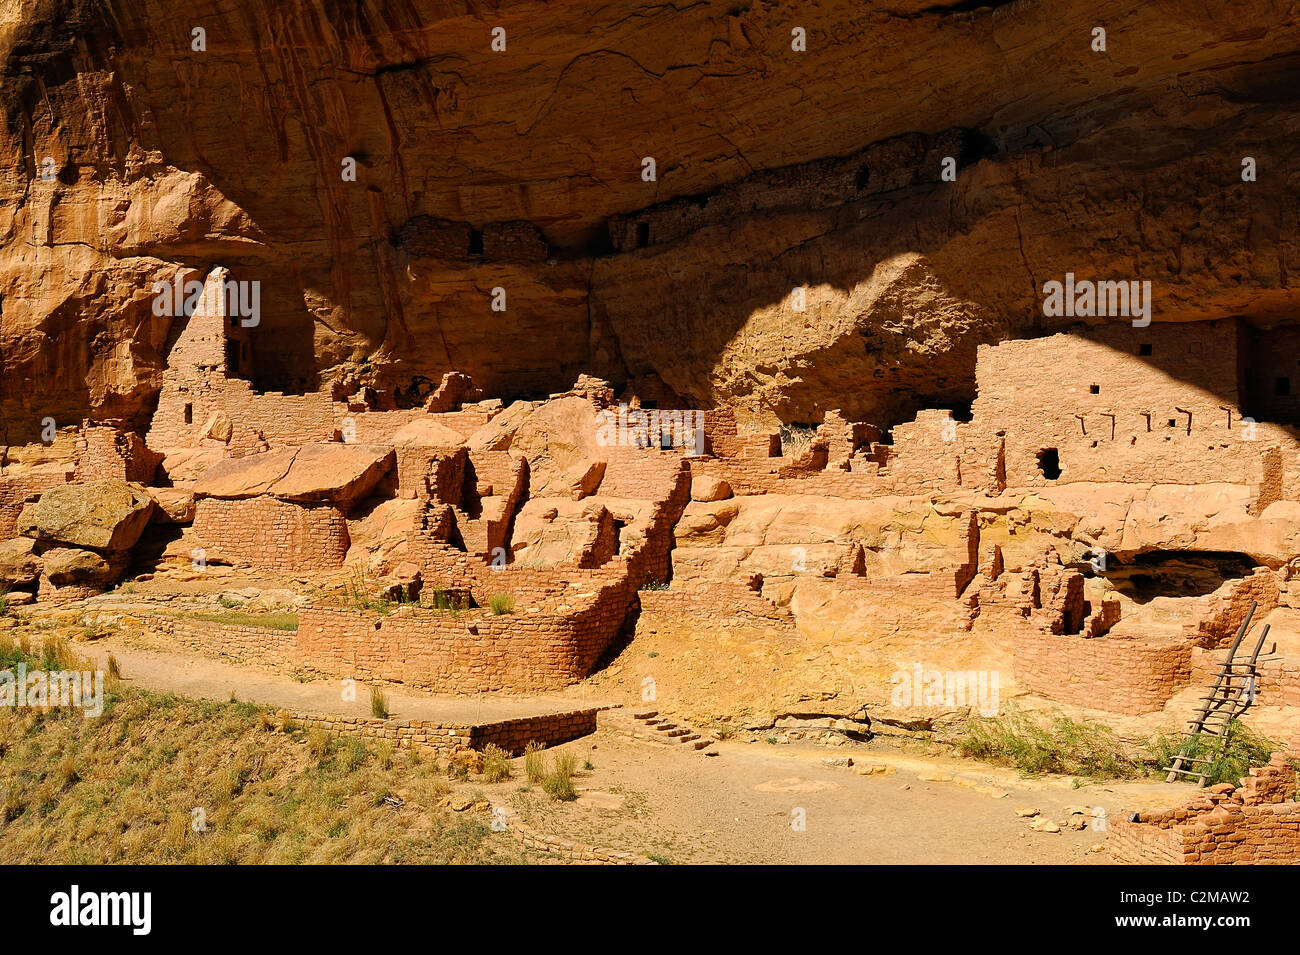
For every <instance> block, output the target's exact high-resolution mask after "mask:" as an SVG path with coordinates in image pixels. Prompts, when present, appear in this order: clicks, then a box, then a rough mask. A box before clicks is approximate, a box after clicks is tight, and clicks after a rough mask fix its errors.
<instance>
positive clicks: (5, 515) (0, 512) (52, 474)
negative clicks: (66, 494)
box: [0, 471, 72, 540]
mask: <svg viewBox="0 0 1300 955" xmlns="http://www.w3.org/2000/svg"><path fill="white" fill-rule="evenodd" d="M71 476H72V475H71V474H70V473H69V472H64V471H27V472H25V473H23V474H19V475H13V474H0V540H8V539H9V538H11V537H13V536H14V535H16V534H17V533H18V517H19V515H20V514H22V512H23V508H24V507H25V506H26V505H28V504H30V503H32V502H33V501H35V500H36V499H37V498H39V497H40V496H41V495H42V494H44V493H45V492H46V491H48V490H49V489H50V488H52V487H58V486H59V485H60V484H66V483H67V482H68V481H69V480H70V478H71Z"/></svg>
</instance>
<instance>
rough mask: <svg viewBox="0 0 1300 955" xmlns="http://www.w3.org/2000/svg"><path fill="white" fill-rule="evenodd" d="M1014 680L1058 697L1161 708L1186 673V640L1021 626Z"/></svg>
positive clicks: (1118, 709)
mask: <svg viewBox="0 0 1300 955" xmlns="http://www.w3.org/2000/svg"><path fill="white" fill-rule="evenodd" d="M1012 652H1013V654H1014V661H1015V662H1014V672H1015V677H1016V682H1017V683H1019V684H1020V685H1021V686H1022V687H1023V688H1024V689H1026V690H1028V691H1030V692H1031V693H1035V694H1038V695H1039V696H1045V697H1049V698H1050V699H1053V700H1059V701H1061V702H1063V703H1072V704H1074V705H1076V706H1085V707H1088V708H1090V709H1096V710H1107V711H1109V712H1112V713H1124V714H1126V715H1130V716H1139V715H1141V714H1143V713H1152V712H1155V711H1157V710H1162V709H1164V706H1165V703H1167V702H1168V701H1169V699H1170V697H1172V696H1173V695H1174V693H1176V692H1177V691H1178V690H1179V688H1181V687H1183V686H1185V685H1187V682H1188V681H1189V680H1190V679H1191V646H1190V645H1189V644H1185V643H1146V642H1143V641H1140V640H1120V639H1114V638H1110V637H1097V638H1095V639H1084V638H1082V637H1080V636H1078V635H1071V634H1054V633H1046V632H1043V631H1042V630H1040V629H1037V628H1033V627H1029V626H1021V627H1017V628H1016V633H1015V635H1014V637H1013V639H1012Z"/></svg>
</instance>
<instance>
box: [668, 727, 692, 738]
mask: <svg viewBox="0 0 1300 955" xmlns="http://www.w3.org/2000/svg"><path fill="white" fill-rule="evenodd" d="M688 733H690V730H688V729H682V728H681V727H680V726H678V727H674V728H673V729H670V730H668V732H666V733H664V735H665V736H667V737H669V738H670V739H671V738H673V737H675V736H685V735H687V734H688Z"/></svg>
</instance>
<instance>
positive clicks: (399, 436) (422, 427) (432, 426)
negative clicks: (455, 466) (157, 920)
mask: <svg viewBox="0 0 1300 955" xmlns="http://www.w3.org/2000/svg"><path fill="white" fill-rule="evenodd" d="M392 442H393V444H395V445H397V446H398V447H399V448H400V447H407V446H415V447H421V448H455V447H459V446H460V445H461V444H464V442H465V439H464V438H463V437H462V436H461V434H460V432H459V431H453V430H452V429H451V428H449V427H447V426H446V425H445V424H439V423H438V422H436V421H432V420H430V419H428V418H416V419H415V420H414V421H412V422H411V423H410V424H408V425H405V426H404V427H401V428H399V429H398V430H397V431H396V432H395V433H394V434H393V437H392Z"/></svg>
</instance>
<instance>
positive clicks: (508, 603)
mask: <svg viewBox="0 0 1300 955" xmlns="http://www.w3.org/2000/svg"><path fill="white" fill-rule="evenodd" d="M488 607H490V608H491V610H492V612H493V613H494V614H496V615H497V616H498V617H500V616H502V615H504V614H508V613H514V612H515V598H514V597H512V596H510V594H493V595H492V596H490V597H488Z"/></svg>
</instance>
